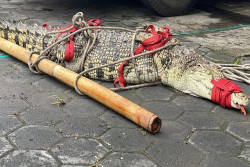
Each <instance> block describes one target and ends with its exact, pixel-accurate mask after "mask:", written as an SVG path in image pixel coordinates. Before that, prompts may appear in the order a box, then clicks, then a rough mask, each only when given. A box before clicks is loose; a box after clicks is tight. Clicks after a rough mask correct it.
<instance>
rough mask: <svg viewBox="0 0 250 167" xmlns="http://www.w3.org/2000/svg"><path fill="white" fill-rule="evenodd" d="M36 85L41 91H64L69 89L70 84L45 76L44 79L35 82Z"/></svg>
mask: <svg viewBox="0 0 250 167" xmlns="http://www.w3.org/2000/svg"><path fill="white" fill-rule="evenodd" d="M34 85H35V86H36V87H37V89H38V90H39V91H47V92H49V91H53V92H62V91H65V90H67V89H68V86H66V85H65V84H63V83H61V82H60V81H58V80H56V79H55V78H52V77H49V76H44V79H41V80H39V81H37V82H35V83H34Z"/></svg>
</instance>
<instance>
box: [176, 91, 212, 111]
mask: <svg viewBox="0 0 250 167" xmlns="http://www.w3.org/2000/svg"><path fill="white" fill-rule="evenodd" d="M173 103H174V104H176V105H178V106H180V107H181V108H183V109H184V110H189V111H199V112H208V111H211V110H212V108H213V107H214V106H215V105H216V104H214V103H213V102H211V101H209V100H207V99H202V98H198V97H194V96H191V95H182V96H177V97H176V98H175V99H174V100H173Z"/></svg>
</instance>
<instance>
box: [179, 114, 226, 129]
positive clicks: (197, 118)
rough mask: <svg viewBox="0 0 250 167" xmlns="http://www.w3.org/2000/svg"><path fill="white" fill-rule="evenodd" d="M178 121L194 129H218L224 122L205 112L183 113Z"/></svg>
mask: <svg viewBox="0 0 250 167" xmlns="http://www.w3.org/2000/svg"><path fill="white" fill-rule="evenodd" d="M180 120H181V121H182V122H184V124H186V125H188V126H190V127H192V128H195V129H220V127H221V126H222V125H223V124H224V122H225V120H224V119H223V118H221V117H219V116H217V115H216V114H213V113H210V112H209V113H207V112H185V113H184V115H182V116H181V118H180Z"/></svg>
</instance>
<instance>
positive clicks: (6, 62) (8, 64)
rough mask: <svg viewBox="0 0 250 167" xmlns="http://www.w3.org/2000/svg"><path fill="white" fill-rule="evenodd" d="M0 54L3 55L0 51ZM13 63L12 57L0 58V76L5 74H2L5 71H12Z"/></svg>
mask: <svg viewBox="0 0 250 167" xmlns="http://www.w3.org/2000/svg"><path fill="white" fill-rule="evenodd" d="M0 55H5V54H4V53H0ZM13 63H15V62H14V61H13V58H11V57H6V58H2V59H1V60H0V68H1V70H0V74H1V76H2V77H4V76H6V75H3V74H6V73H8V72H10V71H12V69H13ZM1 81H3V78H1Z"/></svg>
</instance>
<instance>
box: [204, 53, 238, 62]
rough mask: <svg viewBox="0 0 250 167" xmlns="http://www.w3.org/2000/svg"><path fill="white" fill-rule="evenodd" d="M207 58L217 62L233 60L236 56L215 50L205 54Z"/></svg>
mask: <svg viewBox="0 0 250 167" xmlns="http://www.w3.org/2000/svg"><path fill="white" fill-rule="evenodd" d="M205 57H206V58H208V59H209V60H212V61H215V62H233V61H234V57H231V56H228V55H225V54H216V53H214V52H209V53H207V54H206V55H205Z"/></svg>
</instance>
